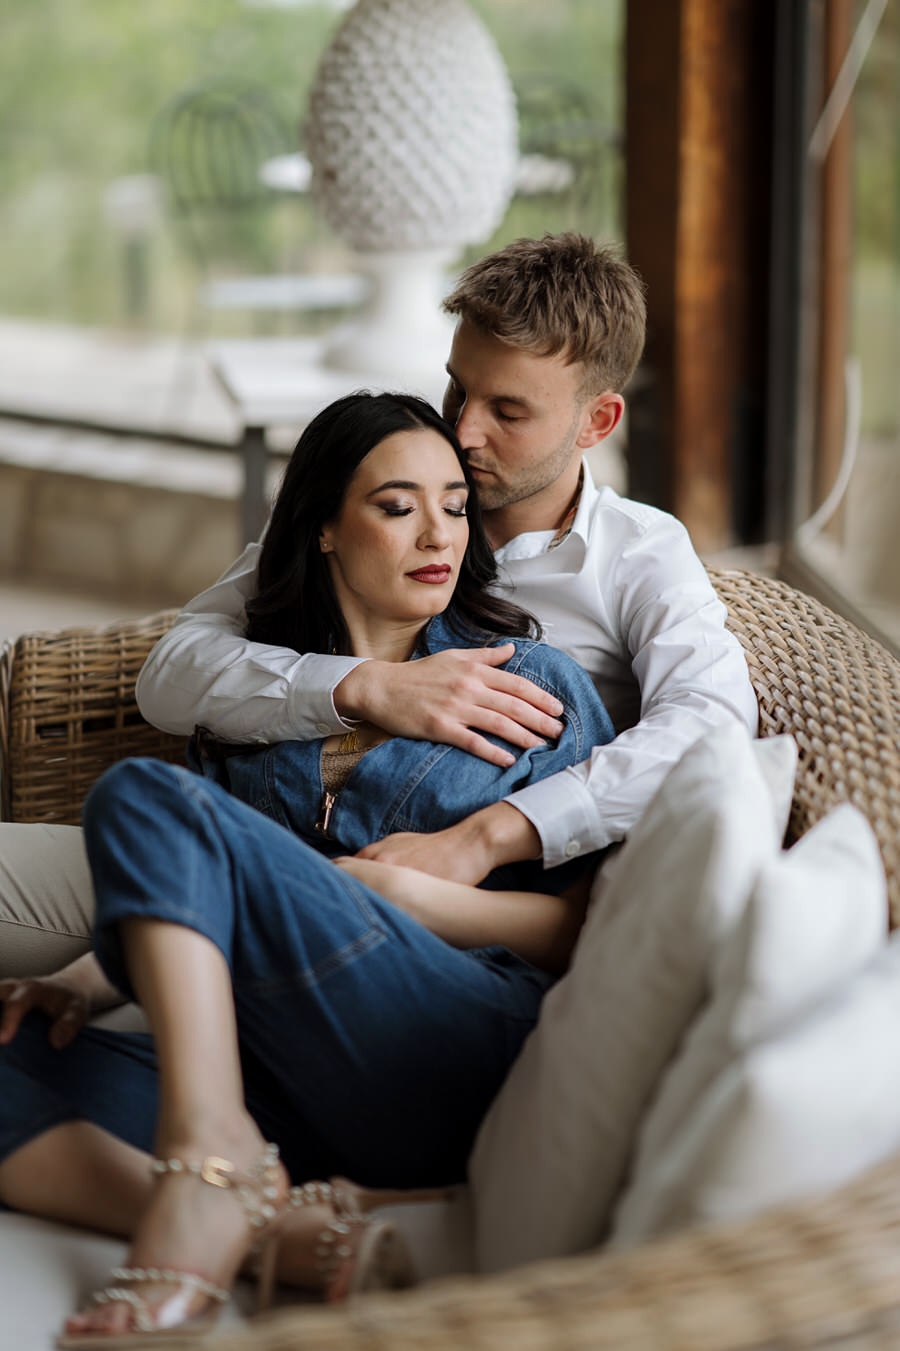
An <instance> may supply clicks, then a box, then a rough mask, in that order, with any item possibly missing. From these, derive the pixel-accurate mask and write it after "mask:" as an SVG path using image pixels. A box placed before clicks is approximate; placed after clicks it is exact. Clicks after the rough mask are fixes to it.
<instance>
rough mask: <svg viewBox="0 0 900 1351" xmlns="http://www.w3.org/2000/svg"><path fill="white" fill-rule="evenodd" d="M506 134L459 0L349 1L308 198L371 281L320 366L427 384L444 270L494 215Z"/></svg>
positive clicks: (490, 53)
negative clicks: (358, 311)
mask: <svg viewBox="0 0 900 1351" xmlns="http://www.w3.org/2000/svg"><path fill="white" fill-rule="evenodd" d="M517 130H518V129H517V122H516V112H515V98H514V95H513V91H512V86H511V84H510V81H509V76H508V74H507V72H506V68H505V66H504V64H503V60H502V58H501V56H500V54H499V52H498V50H497V47H496V44H495V43H494V41H493V38H492V37H491V36H490V34H489V33H488V31H487V29H486V28H485V26H484V24H483V23H482V22H481V20H480V19H479V18H478V17H477V16H476V15H475V13H474V12H473V11H472V9H471V8H470V7H469V5H468V4H467V3H465V0H358V3H357V4H356V5H355V6H354V8H353V9H352V10H351V11H350V12H349V13H348V14H347V17H346V18H345V19H344V21H343V23H342V24H341V25H340V27H339V28H338V30H337V33H336V34H335V37H334V39H333V41H332V42H331V44H330V46H329V47H328V49H327V50H326V52H325V53H324V55H323V56H322V59H321V61H320V63H319V67H318V70H317V73H316V77H315V80H314V82H313V88H312V92H311V95H310V101H309V113H308V119H307V124H306V150H307V154H308V156H309V159H310V161H311V163H312V170H313V173H312V191H313V194H314V196H315V199H316V201H317V203H318V205H319V207H320V208H321V210H322V211H323V213H324V215H325V217H326V218H327V220H328V221H329V223H330V224H331V226H332V227H333V228H334V230H335V231H336V232H337V233H338V234H340V235H342V236H343V237H344V238H345V239H346V240H347V241H348V242H349V243H350V244H351V245H352V246H353V248H354V249H355V250H356V251H357V253H358V255H359V262H360V267H361V269H362V270H363V271H365V272H366V273H367V274H368V275H369V277H370V280H371V282H372V291H371V298H370V301H369V304H368V305H367V307H366V308H365V310H364V311H363V313H362V315H361V317H360V319H359V321H358V322H357V323H356V324H354V325H352V326H349V327H347V328H345V329H344V330H342V331H341V332H340V333H339V334H338V335H337V336H336V338H335V340H334V341H333V342H332V344H331V345H330V348H329V350H328V352H327V355H326V361H327V362H328V363H329V364H331V365H334V366H338V367H340V368H342V369H346V370H352V371H362V372H371V373H372V374H373V375H380V376H382V377H384V378H385V379H386V380H394V382H395V383H398V384H399V383H402V384H404V385H406V386H407V387H410V388H412V387H421V386H422V384H423V380H430V381H433V380H434V379H435V377H436V373H439V372H440V371H441V369H442V367H443V363H444V361H445V360H446V356H447V350H448V347H449V335H450V331H451V325H450V323H449V321H448V320H447V319H446V318H445V317H444V316H443V315H441V312H440V299H441V296H442V295H443V294H444V292H445V291H446V287H447V271H448V268H449V267H450V266H451V264H452V262H453V260H454V258H455V257H456V256H457V254H458V252H459V250H460V249H461V248H462V247H463V246H465V245H467V244H472V243H478V242H480V241H482V240H484V239H486V238H487V237H488V236H489V235H490V234H491V233H492V232H493V230H494V229H495V228H496V226H497V225H498V224H499V222H500V220H501V219H502V218H503V215H504V213H505V211H506V208H507V205H508V203H509V200H510V197H511V195H512V190H513V185H514V179H515V172H516V164H517V156H518V150H517ZM429 392H430V390H429Z"/></svg>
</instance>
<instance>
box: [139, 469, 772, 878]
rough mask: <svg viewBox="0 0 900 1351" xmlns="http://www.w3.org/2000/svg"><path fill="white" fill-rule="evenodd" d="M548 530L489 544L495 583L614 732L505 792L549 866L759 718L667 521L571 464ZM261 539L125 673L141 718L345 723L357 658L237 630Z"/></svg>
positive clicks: (275, 728)
mask: <svg viewBox="0 0 900 1351" xmlns="http://www.w3.org/2000/svg"><path fill="white" fill-rule="evenodd" d="M553 540H554V532H553V531H539V532H535V533H529V534H524V535H518V536H516V538H515V539H512V540H510V541H509V543H508V544H505V545H503V547H502V548H500V549H498V550H497V552H496V555H495V556H496V559H497V562H498V564H499V567H500V579H501V583H502V586H503V589H504V590H508V591H509V592H510V594H511V595H512V596H513V597H514V599H515V600H516V601H517V602H518V603H519V604H520V605H523V606H524V607H525V608H526V609H528V610H530V611H531V612H532V613H533V614H534V615H535V616H536V617H537V618H538V619H539V620H540V622H541V623H542V625H543V627H544V636H545V638H546V640H547V642H549V643H552V644H554V646H556V647H559V648H562V649H563V651H565V652H568V653H569V655H570V656H572V657H574V658H575V660H576V661H577V662H579V664H580V665H581V666H582V667H583V668H584V669H585V670H586V671H587V672H588V673H589V674H590V676H591V677H592V679H593V681H594V684H595V685H596V687H597V690H598V692H599V693H600V696H601V697H602V699H603V700H604V702H605V704H606V707H607V709H608V710H609V713H610V716H611V718H612V720H613V723H614V725H615V728H616V732H617V736H616V739H615V740H614V741H612V742H610V743H609V745H607V746H598V747H597V748H596V749H595V750H594V751H593V752H592V754H591V757H590V759H589V760H586V761H584V762H583V763H582V764H580V765H576V766H574V767H573V768H571V769H567V770H564V771H563V772H562V773H561V774H555V775H553V776H552V777H551V778H549V779H545V780H543V781H542V782H540V783H535V784H532V785H531V786H530V787H529V788H525V789H523V790H522V791H521V792H519V793H515V794H513V795H512V796H511V797H510V798H508V799H507V800H508V801H509V802H511V803H512V804H513V806H515V807H517V808H518V809H519V810H520V811H521V812H523V813H524V814H525V816H527V817H528V819H529V820H530V821H531V822H532V824H533V825H534V827H535V829H536V830H537V832H538V834H539V835H540V837H541V842H542V845H543V854H544V866H545V867H548V868H551V867H554V866H555V865H556V864H558V863H562V862H564V861H565V860H566V859H568V858H574V857H576V856H577V855H579V854H583V853H587V852H589V851H590V850H593V849H602V848H604V847H605V846H606V845H607V844H610V843H612V842H613V841H615V840H620V839H622V838H623V837H624V836H625V835H626V834H627V833H628V832H629V831H630V830H631V829H632V827H633V826H634V824H635V823H636V821H637V820H638V818H639V817H640V816H641V814H642V813H643V811H644V809H645V808H646V807H647V805H648V803H649V802H650V799H651V797H652V796H653V794H654V793H655V791H656V789H657V788H658V786H659V785H660V783H661V782H662V780H663V779H664V778H665V775H666V774H667V772H668V771H669V769H670V768H671V767H672V765H673V764H675V762H676V761H677V760H679V759H680V758H681V756H682V754H683V753H684V751H685V750H686V749H687V747H688V746H689V745H691V743H692V742H694V741H695V740H696V739H697V738H698V737H699V736H702V735H703V733H704V732H705V731H708V730H709V729H710V728H712V727H714V726H716V725H718V724H721V723H723V722H726V721H728V720H730V719H732V718H735V717H737V718H738V719H740V720H741V721H742V722H744V723H745V724H746V726H747V727H748V728H749V729H750V731H751V732H752V733H754V734H755V732H756V730H757V718H758V710H757V705H756V699H755V696H754V694H753V690H752V687H751V685H750V680H749V676H748V673H747V664H746V661H745V659H744V654H743V651H742V649H741V646H740V644H739V643H738V641H737V639H736V638H734V637H733V635H732V634H730V633H729V632H728V631H727V629H726V628H725V622H724V621H725V607H724V606H723V605H722V603H721V601H719V600H718V598H717V597H716V594H715V592H714V590H713V588H712V585H711V584H710V581H709V578H708V577H707V575H706V571H705V569H704V567H703V565H702V563H701V562H700V560H699V559H698V557H697V555H696V554H695V553H694V550H693V547H692V545H691V542H690V539H689V537H688V534H687V531H686V530H685V528H684V526H682V525H681V523H680V522H679V521H677V520H675V518H674V517H672V516H669V515H667V514H666V513H665V512H661V511H658V510H657V509H656V508H654V507H648V506H644V505H643V504H641V503H639V502H632V501H630V500H628V499H627V498H623V497H620V496H619V495H618V494H617V493H615V492H614V491H613V490H612V489H611V488H599V489H598V488H596V487H595V485H594V483H593V481H592V479H591V476H590V473H589V471H588V468H587V465H585V466H584V484H583V488H582V492H581V498H580V501H579V503H578V508H577V510H576V513H575V519H574V521H573V523H572V528H571V530H570V532H569V533H568V535H567V536H566V537H565V539H563V541H562V542H561V543H559V544H557V545H555V546H554V547H551V544H552V543H553ZM259 553H260V545H259V544H250V545H248V546H247V548H246V549H245V550H244V552H243V553H242V554H241V556H240V558H238V559H237V560H236V561H235V562H234V563H233V564H232V566H231V567H230V568H229V569H228V570H227V572H225V573H224V574H223V575H222V577H220V578H219V580H218V581H217V582H215V583H214V585H213V586H211V587H209V588H208V590H206V591H204V592H202V593H201V594H200V595H199V596H197V597H195V599H194V600H192V601H191V602H190V603H189V604H188V605H187V606H186V607H185V609H184V610H183V611H182V612H181V614H180V615H179V616H178V619H177V620H176V621H175V624H174V626H173V628H172V629H171V631H170V632H169V633H168V634H167V635H166V636H165V637H164V638H163V639H161V641H160V642H159V643H158V644H157V646H156V647H155V648H154V649H153V651H152V652H151V654H150V656H149V658H148V660H147V663H146V665H145V666H144V669H143V671H142V672H141V675H140V678H139V680H138V683H137V697H138V704H139V706H140V708H141V711H142V713H143V714H144V717H145V718H147V719H148V721H150V722H152V723H154V724H155V725H156V726H158V727H161V728H163V729H164V730H166V731H169V732H174V733H176V734H184V735H185V736H187V735H189V734H190V732H191V731H192V730H193V728H194V726H195V725H196V724H197V723H201V724H202V725H203V726H205V727H208V728H210V729H211V730H212V731H213V732H215V733H216V735H217V736H219V737H221V738H223V739H224V740H226V741H234V742H275V741H289V740H310V739H312V738H315V737H320V736H327V735H330V734H331V733H334V732H339V731H342V730H346V729H347V727H348V724H347V723H346V722H344V721H343V719H342V718H341V717H340V715H339V714H338V712H337V710H336V709H335V706H334V697H333V696H334V690H335V688H336V687H337V685H338V684H339V683H340V681H341V680H342V679H343V678H344V676H345V675H346V674H347V672H348V671H349V670H351V669H352V668H353V667H354V666H356V665H357V664H358V661H359V660H360V659H359V658H356V657H338V656H322V655H320V654H317V653H306V654H304V655H302V656H298V655H297V653H295V652H291V651H289V650H287V649H285V648H278V647H267V646H264V645H262V644H259V643H251V642H248V641H247V639H245V638H244V636H243V630H244V625H245V622H246V617H245V613H244V605H245V603H246V601H247V600H248V599H249V598H250V596H252V595H254V594H255V592H256V568H257V563H258V559H259Z"/></svg>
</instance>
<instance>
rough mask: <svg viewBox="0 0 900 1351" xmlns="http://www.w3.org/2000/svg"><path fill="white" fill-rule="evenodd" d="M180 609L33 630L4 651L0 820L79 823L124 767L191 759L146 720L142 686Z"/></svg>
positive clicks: (0, 659) (0, 658)
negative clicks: (138, 760)
mask: <svg viewBox="0 0 900 1351" xmlns="http://www.w3.org/2000/svg"><path fill="white" fill-rule="evenodd" d="M175 614H176V611H174V610H166V611H163V612H161V613H160V614H155V615H151V616H150V617H149V618H147V619H139V620H135V621H133V622H125V623H119V624H113V625H110V626H108V627H106V628H80V629H63V630H62V631H60V632H59V633H27V634H25V635H24V636H23V637H21V638H18V639H17V640H16V641H15V642H14V643H7V644H6V646H5V647H4V649H3V652H2V653H0V819H2V820H4V821H56V822H64V823H68V824H77V823H78V822H79V821H80V819H81V805H82V803H83V801H84V798H85V796H86V795H87V792H88V790H89V789H90V788H91V786H92V784H93V783H94V781H95V780H96V779H97V778H99V776H100V775H101V774H102V773H103V771H104V770H105V769H108V768H109V766H110V765H111V764H114V763H115V762H116V761H117V760H121V759H123V758H124V757H126V756H129V755H155V756H158V757H159V758H161V759H164V760H174V761H182V762H183V760H184V745H185V739H184V737H173V736H169V735H168V734H167V733H165V732H159V731H157V729H156V728H155V727H151V726H150V724H149V723H147V722H145V721H144V719H143V718H142V717H141V715H140V712H139V711H138V707H137V704H136V702H135V698H134V684H135V681H136V680H137V676H138V672H139V671H140V669H141V667H142V665H143V664H144V661H145V659H146V657H147V654H148V653H149V651H150V649H151V647H153V645H154V643H155V642H156V641H157V639H158V638H161V637H162V635H163V634H164V633H165V632H166V630H167V629H168V628H169V627H170V626H171V624H172V620H173V619H174V618H175Z"/></svg>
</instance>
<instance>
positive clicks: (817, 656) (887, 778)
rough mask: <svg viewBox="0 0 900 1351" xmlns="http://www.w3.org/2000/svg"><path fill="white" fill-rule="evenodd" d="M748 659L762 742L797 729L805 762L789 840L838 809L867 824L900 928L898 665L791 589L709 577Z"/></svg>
mask: <svg viewBox="0 0 900 1351" xmlns="http://www.w3.org/2000/svg"><path fill="white" fill-rule="evenodd" d="M710 576H711V578H712V581H713V585H714V586H715V588H716V590H717V592H718V593H719V596H720V597H721V599H722V600H723V601H724V602H725V604H726V606H727V607H728V627H729V628H730V629H731V630H732V632H733V633H734V634H735V635H736V636H737V637H738V638H739V639H740V642H741V644H742V645H743V648H744V651H745V652H746V654H747V663H748V665H749V668H750V679H751V680H752V682H753V688H754V689H755V691H756V697H757V699H758V700H759V716H760V735H761V736H773V735H775V734H776V733H778V732H790V733H791V734H792V735H793V736H794V737H795V738H796V741H797V745H798V747H799V752H800V756H799V764H798V769H797V779H796V783H795V787H794V803H793V809H792V811H791V820H790V825H789V828H788V839H789V840H791V841H792V840H795V839H797V838H798V837H799V836H800V835H802V834H803V833H804V832H805V831H807V830H809V828H810V826H812V825H814V824H815V822H816V821H818V820H819V819H820V817H822V816H824V815H825V813H826V812H827V811H829V810H830V809H831V808H832V807H834V806H836V805H837V803H839V802H853V803H855V805H856V806H857V807H859V808H860V810H861V811H863V812H864V813H865V815H866V816H867V817H868V818H869V821H870V822H871V824H872V827H873V829H874V831H875V834H876V835H877V837H878V843H879V844H880V846H881V854H882V858H883V859H884V865H885V870H886V872H887V877H888V895H889V899H890V905H891V925H892V927H897V926H898V925H900V662H898V661H897V660H896V659H895V658H894V657H892V656H891V655H890V653H889V652H887V651H885V649H884V648H883V647H881V646H880V644H879V643H877V642H876V641H875V639H874V638H870V637H869V636H868V634H865V633H863V632H862V631H861V630H860V629H858V628H856V627H855V625H853V624H851V623H849V622H848V621H847V620H846V619H842V618H841V617H840V615H836V614H835V613H834V611H832V610H829V609H828V607H827V606H825V605H823V604H822V603H821V602H820V601H817V600H814V599H813V598H812V597H811V596H807V595H804V594H803V592H801V591H795V590H794V589H793V587H790V586H788V585H787V584H786V583H785V582H777V581H774V580H773V579H771V578H768V577H758V576H756V575H755V574H753V573H748V572H738V571H735V572H724V571H722V572H720V571H714V570H710Z"/></svg>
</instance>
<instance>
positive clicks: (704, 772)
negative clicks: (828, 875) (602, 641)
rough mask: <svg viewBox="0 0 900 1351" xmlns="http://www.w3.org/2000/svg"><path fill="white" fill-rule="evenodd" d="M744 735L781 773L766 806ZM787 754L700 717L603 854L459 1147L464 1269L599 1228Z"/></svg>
mask: <svg viewBox="0 0 900 1351" xmlns="http://www.w3.org/2000/svg"><path fill="white" fill-rule="evenodd" d="M755 744H756V745H760V746H763V745H764V746H765V750H764V751H763V752H762V754H763V757H764V759H765V760H766V763H767V766H768V770H769V774H768V777H770V778H772V779H774V780H776V781H779V782H780V784H781V791H780V792H779V793H778V795H777V800H778V807H777V808H776V799H775V798H774V797H773V794H772V792H771V791H770V788H769V787H768V786H767V783H766V778H765V777H764V775H763V772H762V770H761V768H760V763H759V760H758V753H757V752H756V751H755V750H754V745H755ZM795 759H796V749H795V747H794V744H793V742H792V741H791V739H790V738H788V737H780V738H776V739H773V741H772V742H771V743H768V744H766V743H754V742H753V741H752V740H751V738H750V737H749V735H748V733H747V732H746V730H745V729H744V728H743V727H741V726H740V725H739V724H737V723H736V722H735V723H733V724H730V725H728V726H723V727H720V728H717V729H715V730H714V731H712V732H711V733H709V734H708V735H707V736H705V737H704V738H702V739H701V740H700V741H698V742H696V743H695V744H694V745H693V746H692V747H690V749H689V750H688V751H687V752H686V753H685V755H684V757H683V758H682V759H681V761H680V762H679V763H678V764H677V765H676V766H675V767H674V768H673V769H672V770H671V772H670V773H669V775H668V776H667V777H666V779H665V781H664V783H663V784H662V786H661V787H660V789H659V790H658V792H657V794H656V795H655V797H654V799H653V801H652V802H651V804H650V806H649V807H648V809H647V811H646V813H645V814H644V816H643V818H642V819H641V821H640V822H639V823H638V825H637V827H636V828H635V830H634V832H633V833H632V835H631V837H630V838H629V840H628V842H627V843H626V844H625V846H624V847H623V848H622V849H621V851H620V852H619V854H618V855H617V856H616V858H615V860H614V861H613V866H612V868H611V869H610V872H609V876H608V877H607V878H606V879H605V881H604V885H603V887H602V890H600V891H599V894H598V895H597V897H596V899H595V901H594V903H593V904H592V907H591V910H590V912H589V914H588V918H587V921H586V924H585V928H584V931H583V933H582V935H581V937H580V939H579V942H578V945H577V948H576V951H575V955H574V958H573V962H572V965H571V967H570V969H569V971H568V973H567V974H566V975H565V976H564V977H563V979H562V980H560V981H559V983H558V984H557V985H556V986H554V988H553V989H552V990H551V991H550V992H549V993H548V994H547V996H546V997H545V1000H544V1006H543V1009H542V1011H541V1017H540V1019H539V1022H538V1025H537V1027H536V1028H535V1029H534V1031H533V1032H532V1034H531V1036H530V1037H529V1039H528V1041H527V1042H526V1044H525V1046H524V1048H523V1050H522V1053H521V1054H520V1056H519V1058H518V1059H517V1061H516V1063H515V1064H514V1066H513V1068H512V1071H511V1072H510V1075H509V1076H508V1078H507V1080H506V1083H505V1084H504V1086H503V1088H502V1089H501V1091H500V1093H499V1095H498V1096H497V1098H496V1100H495V1101H494V1103H493V1105H492V1107H491V1109H490V1111H489V1112H488V1115H487V1117H486V1118H485V1121H484V1123H483V1125H482V1128H481V1131H480V1132H479V1135H478V1139H477V1141H476V1144H475V1149H474V1151H473V1155H472V1158H471V1160H470V1169H469V1173H470V1180H471V1183H472V1192H473V1203H474V1215H475V1241H476V1255H477V1263H478V1267H479V1270H484V1271H496V1270H501V1269H503V1268H505V1267H511V1266H516V1265H519V1264H521V1263H523V1262H526V1261H529V1260H532V1259H535V1258H541V1257H551V1256H559V1255H564V1254H569V1253H573V1252H579V1251H582V1250H584V1249H586V1248H589V1247H591V1246H593V1245H595V1244H597V1243H598V1242H599V1241H600V1240H601V1239H602V1238H603V1236H604V1234H605V1232H606V1231H607V1228H608V1225H609V1220H610V1212H611V1208H612V1205H613V1202H614V1200H615V1197H616V1195H617V1193H618V1191H619V1188H620V1186H621V1183H622V1180H623V1175H624V1172H625V1168H626V1165H627V1162H628V1158H629V1155H630V1152H631V1148H632V1144H633V1140H634V1135H635V1132H636V1130H637V1126H638V1123H639V1121H640V1119H641V1116H642V1114H643V1112H644V1110H645V1107H646V1104H647V1102H648V1100H649V1098H650V1096H651V1095H652V1093H653V1091H654V1089H655V1087H656V1085H657V1083H658V1081H659V1078H660V1075H661V1074H662V1072H663V1070H664V1068H665V1066H666V1064H667V1062H668V1061H669V1060H670V1059H671V1057H672V1055H673V1053H674V1051H675V1049H676V1047H677V1045H678V1043H679V1040H680V1039H681V1036H682V1034H683V1032H684V1030H685V1028H686V1027H687V1025H688V1024H689V1022H690V1021H691V1019H692V1017H693V1016H694V1014H695V1013H696V1011H697V1009H698V1007H699V1006H700V1004H701V1003H702V1000H703V998H704V995H705V993H706V983H707V972H708V967H709V960H710V955H711V953H712V952H713V951H714V949H715V947H716V944H717V943H719V942H720V941H721V939H722V937H723V936H724V935H725V934H728V933H730V932H731V931H732V930H733V929H734V927H735V925H736V924H737V923H738V922H739V920H740V917H741V915H742V913H743V910H744V907H745V905H746V903H747V900H748V898H749V896H750V892H751V891H752V889H753V886H754V884H755V882H756V879H757V877H758V875H759V873H760V870H761V869H762V868H763V867H764V866H765V864H766V863H767V862H768V861H769V860H770V859H771V857H772V856H773V855H774V854H775V852H776V851H777V850H778V848H779V845H780V842H781V838H782V835H783V833H784V827H785V819H784V813H785V803H786V802H788V801H789V798H790V792H789V789H788V788H786V786H785V785H787V784H789V783H790V782H792V780H793V773H794V767H795ZM776 766H777V767H778V772H776Z"/></svg>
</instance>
